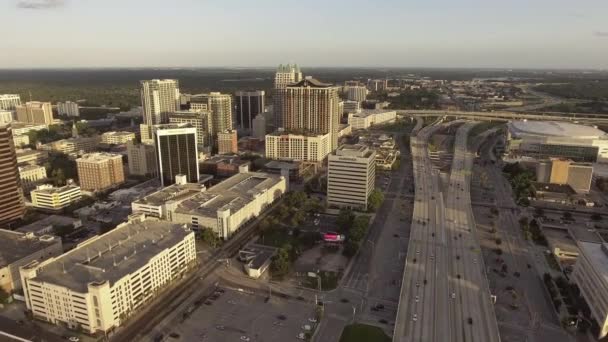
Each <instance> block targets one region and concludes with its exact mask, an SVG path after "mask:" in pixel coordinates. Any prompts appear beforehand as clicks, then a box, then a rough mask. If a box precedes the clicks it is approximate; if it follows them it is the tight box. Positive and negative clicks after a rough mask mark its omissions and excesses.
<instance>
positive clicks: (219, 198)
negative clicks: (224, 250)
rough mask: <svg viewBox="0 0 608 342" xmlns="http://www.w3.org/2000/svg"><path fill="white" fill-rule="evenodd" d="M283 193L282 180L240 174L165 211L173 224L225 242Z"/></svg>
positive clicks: (268, 175) (258, 175)
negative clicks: (208, 233)
mask: <svg viewBox="0 0 608 342" xmlns="http://www.w3.org/2000/svg"><path fill="white" fill-rule="evenodd" d="M285 191H286V180H285V178H283V177H281V176H277V175H271V174H268V173H261V172H250V173H239V174H236V175H234V176H232V177H230V178H228V179H226V180H225V181H223V182H221V183H219V184H217V185H215V186H213V187H211V188H209V189H207V191H205V192H200V193H198V194H196V195H194V196H192V197H189V198H187V199H186V200H183V201H181V202H180V203H179V204H177V205H176V206H175V208H168V210H169V211H170V214H169V216H170V217H171V220H172V221H174V222H181V223H189V224H192V227H193V229H195V228H209V229H211V230H212V231H213V232H214V233H215V234H217V235H218V237H220V238H222V239H228V238H230V237H231V236H232V234H234V233H235V232H236V231H237V230H238V229H239V228H240V227H241V226H242V225H243V224H245V223H246V222H247V221H249V220H252V219H254V218H255V217H257V216H258V215H259V214H260V213H262V211H264V209H266V208H267V207H268V206H270V205H271V204H272V203H273V202H274V201H275V200H277V199H278V198H279V197H281V196H282V195H283V194H284V193H285Z"/></svg>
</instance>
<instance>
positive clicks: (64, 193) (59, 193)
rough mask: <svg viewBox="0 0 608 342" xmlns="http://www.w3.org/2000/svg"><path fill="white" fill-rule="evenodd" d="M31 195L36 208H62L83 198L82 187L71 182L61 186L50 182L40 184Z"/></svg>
mask: <svg viewBox="0 0 608 342" xmlns="http://www.w3.org/2000/svg"><path fill="white" fill-rule="evenodd" d="M30 195H31V196H32V205H33V206H34V208H38V209H45V210H61V209H63V208H66V207H69V206H70V205H71V204H72V203H75V202H78V201H79V200H80V199H81V198H82V195H81V193H80V187H79V186H77V185H75V184H73V183H71V182H68V184H67V185H64V186H59V187H55V186H52V185H50V184H43V185H38V186H37V187H36V189H35V190H32V191H31V192H30Z"/></svg>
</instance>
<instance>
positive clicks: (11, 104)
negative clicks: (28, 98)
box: [0, 94, 21, 110]
mask: <svg viewBox="0 0 608 342" xmlns="http://www.w3.org/2000/svg"><path fill="white" fill-rule="evenodd" d="M20 105H21V97H20V96H19V95H18V94H2V95H0V110H15V109H16V108H17V106H20Z"/></svg>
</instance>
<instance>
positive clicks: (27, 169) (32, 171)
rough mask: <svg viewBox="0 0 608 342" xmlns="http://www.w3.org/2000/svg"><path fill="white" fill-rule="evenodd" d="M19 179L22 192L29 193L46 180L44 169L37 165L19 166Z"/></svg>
mask: <svg viewBox="0 0 608 342" xmlns="http://www.w3.org/2000/svg"><path fill="white" fill-rule="evenodd" d="M19 178H21V187H22V188H23V190H24V191H25V192H27V191H31V190H32V189H34V188H36V186H37V185H40V184H41V183H43V182H44V181H45V180H46V179H47V178H46V168H45V167H44V166H39V165H25V166H19Z"/></svg>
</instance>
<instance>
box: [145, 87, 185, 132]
mask: <svg viewBox="0 0 608 342" xmlns="http://www.w3.org/2000/svg"><path fill="white" fill-rule="evenodd" d="M140 84H141V106H142V110H143V119H144V120H143V121H144V122H143V125H142V128H141V133H142V137H141V139H142V140H150V139H152V126H153V125H158V124H163V123H166V122H167V120H168V114H169V113H172V112H175V111H177V110H179V103H180V96H179V82H178V81H177V80H158V79H154V80H147V81H140Z"/></svg>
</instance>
